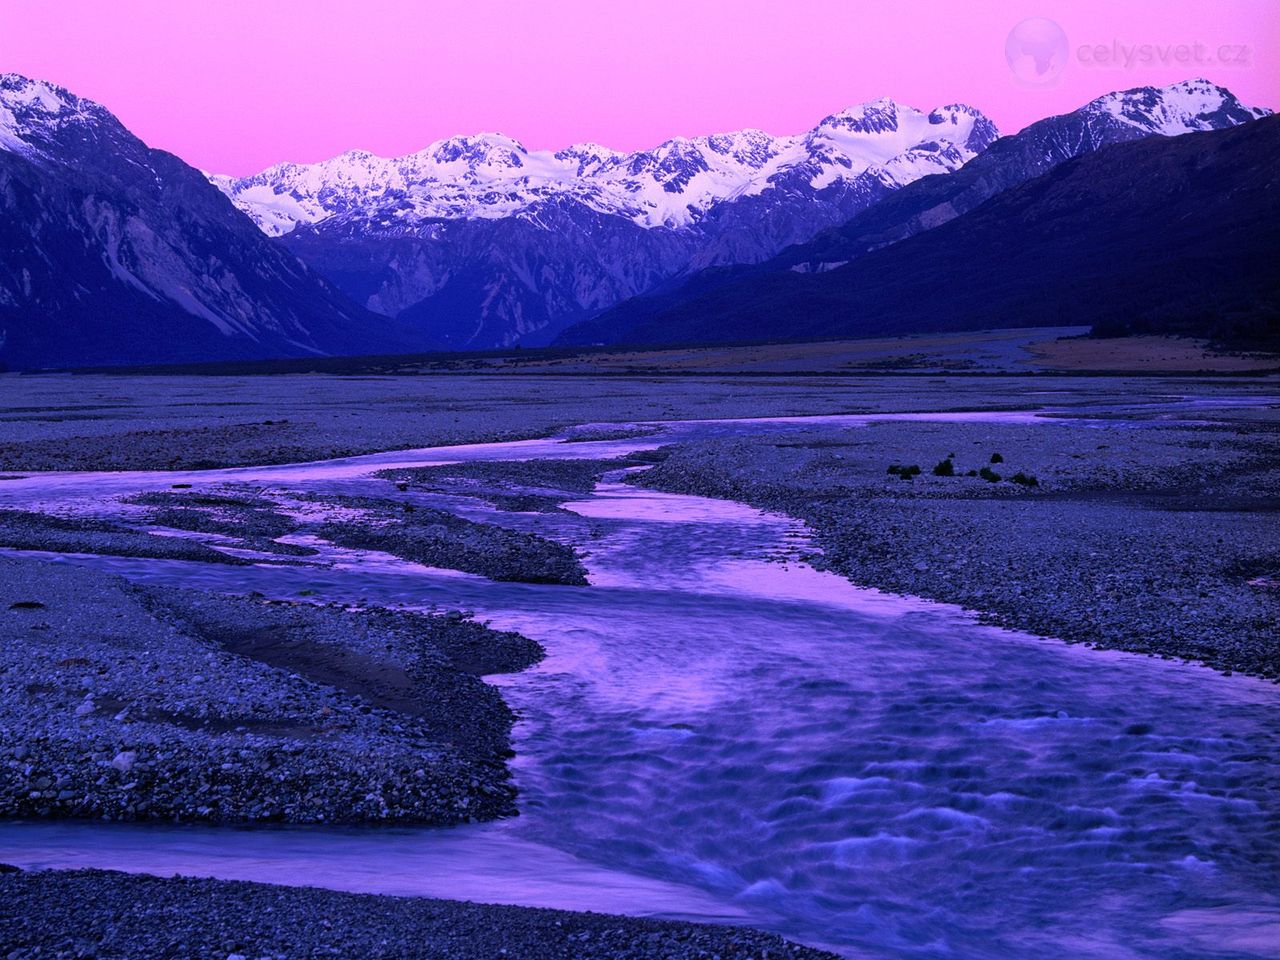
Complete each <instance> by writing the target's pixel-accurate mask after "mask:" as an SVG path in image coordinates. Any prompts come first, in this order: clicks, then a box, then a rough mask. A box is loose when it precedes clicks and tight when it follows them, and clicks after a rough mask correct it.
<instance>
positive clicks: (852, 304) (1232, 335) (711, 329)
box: [600, 117, 1280, 344]
mask: <svg viewBox="0 0 1280 960" xmlns="http://www.w3.org/2000/svg"><path fill="white" fill-rule="evenodd" d="M1278 155H1280V117H1267V118H1265V119H1260V120H1258V121H1256V122H1253V123H1248V124H1244V125H1241V126H1235V127H1228V128H1225V129H1222V130H1214V131H1209V132H1203V133H1193V134H1187V135H1185V136H1179V137H1174V138H1164V137H1149V138H1145V139H1141V140H1134V141H1129V142H1125V143H1119V144H1115V145H1112V146H1107V147H1104V148H1102V149H1100V150H1097V151H1094V152H1091V153H1088V154H1084V155H1082V156H1080V157H1078V158H1074V159H1072V160H1069V161H1066V162H1064V163H1062V164H1060V165H1058V166H1057V167H1055V168H1054V169H1053V170H1052V171H1051V172H1050V173H1047V174H1044V175H1042V176H1040V177H1036V178H1034V179H1032V180H1029V181H1027V182H1026V183H1023V184H1019V185H1017V186H1014V187H1010V188H1009V189H1007V190H1005V191H1003V192H1001V193H999V194H997V195H996V196H995V197H993V198H992V199H990V200H988V201H987V202H986V203H983V204H981V205H980V206H978V207H977V208H975V209H974V210H972V211H971V212H969V213H966V214H963V215H961V216H957V217H955V218H953V219H951V220H948V221H947V222H945V223H943V224H940V225H938V226H936V227H934V228H932V229H929V230H923V231H921V232H919V233H917V234H915V235H913V236H910V237H908V238H907V239H904V240H901V241H898V242H895V243H891V244H888V245H886V246H881V247H878V248H876V249H873V250H868V251H864V252H862V253H861V254H860V255H858V256H856V257H855V258H854V259H852V260H851V261H849V262H848V263H846V264H844V265H841V266H839V267H836V268H834V269H830V270H824V271H821V272H816V273H815V272H800V271H795V270H774V271H771V272H767V273H763V274H760V275H757V276H754V277H752V278H751V279H750V280H748V281H746V282H741V281H740V282H735V283H722V284H720V285H718V286H715V287H714V288H712V289H709V290H707V291H705V292H703V293H702V294H700V295H699V296H697V297H696V298H694V299H691V300H688V301H677V302H673V303H669V304H668V305H667V306H665V307H664V308H663V309H662V310H660V311H658V312H656V313H651V314H649V315H648V316H647V317H645V318H644V319H642V320H641V321H640V322H639V323H637V324H636V325H634V326H631V327H628V328H627V330H626V332H625V333H624V334H623V335H622V336H623V337H625V340H626V342H628V343H636V344H656V343H664V344H666V343H680V342H686V343H709V342H717V341H719V342H724V341H749V340H773V339H784V340H785V339H793V340H822V339H833V338H846V337H848V338H856V337H864V336H878V335H885V334H895V333H904V332H909V333H920V332H931V331H953V330H982V329H989V328H996V327H1034V326H1065V325H1070V324H1080V325H1089V326H1091V327H1093V329H1094V331H1095V333H1099V334H1123V333H1186V334H1194V335H1197V336H1208V337H1211V338H1214V339H1216V340H1220V341H1228V342H1241V343H1243V342H1253V343H1257V342H1262V341H1268V342H1272V343H1275V342H1280V270H1277V269H1276V264H1277V262H1278V261H1277V254H1278V253H1280V170H1278V169H1277V167H1276V164H1275V157H1276V156H1278ZM618 312H619V313H621V312H622V311H618ZM638 313H639V311H636V312H635V313H632V314H631V316H632V317H634V316H635V315H636V314H638ZM606 319H608V318H607V317H605V318H601V321H600V322H603V321H604V320H606Z"/></svg>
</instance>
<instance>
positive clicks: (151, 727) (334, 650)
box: [0, 560, 541, 824]
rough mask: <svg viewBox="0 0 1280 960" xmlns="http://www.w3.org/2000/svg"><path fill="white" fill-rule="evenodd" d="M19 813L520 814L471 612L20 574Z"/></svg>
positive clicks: (4, 609) (7, 760) (0, 654)
mask: <svg viewBox="0 0 1280 960" xmlns="http://www.w3.org/2000/svg"><path fill="white" fill-rule="evenodd" d="M0 631H2V633H3V638H4V642H3V644H0V689H2V693H3V695H2V696H0V749H2V750H3V757H2V758H0V816H6V817H92V818H100V819H107V820H143V819H165V820H172V819H180V820H197V821H214V822H264V821H284V822H354V821H379V822H416V823H439V824H448V823H462V822H468V821H472V820H477V819H491V818H493V817H498V816H504V815H508V814H511V813H513V812H515V803H514V800H515V790H514V788H513V787H512V786H511V783H510V779H509V776H508V773H507V770H506V766H505V758H506V757H507V756H508V754H509V745H508V734H509V732H510V727H511V724H512V721H513V718H512V716H511V713H510V711H509V710H508V709H507V707H506V706H505V704H504V703H503V702H502V700H501V698H500V696H499V695H498V693H497V691H496V690H494V689H493V688H492V687H489V686H487V685H486V684H484V683H483V682H482V681H481V680H480V679H478V677H477V676H476V674H477V673H490V672H497V671H500V670H512V669H520V668H522V667H525V666H527V665H529V664H530V663H533V662H535V661H536V660H537V659H538V658H539V657H540V655H541V652H540V650H539V649H538V647H537V645H536V644H533V643H532V642H530V641H528V640H525V639H524V638H522V637H518V636H516V635H513V634H503V633H499V632H496V631H491V630H487V629H486V628H484V627H482V626H480V625H479V624H475V623H471V622H469V621H467V620H465V619H464V618H462V617H461V616H459V615H457V614H454V615H453V616H444V617H428V616H423V615H416V614H409V613H402V612H392V611H379V610H361V611H351V610H344V609H339V608H334V607H317V606H311V605H307V604H296V605H294V604H273V603H270V602H267V601H264V600H259V599H253V598H229V597H216V596H212V595H209V594H203V593H200V592H198V591H184V590H172V589H158V588H154V587H148V588H142V587H135V586H132V585H130V584H128V583H126V582H124V581H122V580H120V579H118V578H115V577H112V576H108V575H105V574H101V573H98V572H95V571H91V570H87V569H81V568H75V567H70V566H64V565H55V564H48V563H39V562H34V561H24V560H0Z"/></svg>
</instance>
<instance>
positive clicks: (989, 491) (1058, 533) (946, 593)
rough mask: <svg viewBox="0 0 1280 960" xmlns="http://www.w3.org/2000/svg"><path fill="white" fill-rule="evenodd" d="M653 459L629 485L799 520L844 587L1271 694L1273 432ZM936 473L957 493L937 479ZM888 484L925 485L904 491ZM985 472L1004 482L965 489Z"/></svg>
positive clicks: (678, 452) (1128, 425) (961, 432)
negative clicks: (1191, 665)
mask: <svg viewBox="0 0 1280 960" xmlns="http://www.w3.org/2000/svg"><path fill="white" fill-rule="evenodd" d="M664 452H665V456H662V457H658V458H653V459H658V460H661V462H659V463H658V465H657V466H655V467H654V468H653V469H651V470H649V471H647V472H645V473H642V474H640V475H639V476H638V477H637V478H636V479H635V482H637V483H640V484H642V485H645V486H649V487H653V488H656V489H661V490H666V491H670V492H678V493H690V494H697V495H702V496H711V497H721V498H728V499H734V500H741V501H746V502H749V503H752V504H754V505H756V506H759V507H762V508H765V509H768V510H773V511H777V512H780V513H786V514H789V515H792V516H795V517H798V518H800V519H802V520H804V521H806V522H807V523H808V524H809V526H810V527H811V528H812V530H813V531H814V533H815V536H816V541H817V545H818V546H819V547H820V548H821V551H822V555H821V556H818V557H815V558H813V559H814V562H815V563H817V564H818V565H820V566H825V567H827V568H829V569H831V570H834V571H836V572H838V573H841V574H843V575H845V576H846V577H848V578H849V579H850V580H852V581H853V582H855V583H857V584H860V585H864V586H870V587H876V588H879V589H883V590H888V591H891V592H895V593H903V594H911V595H915V596H921V597H926V598H930V599H934V600H941V601H945V602H949V603H956V604H959V605H961V606H964V607H967V608H969V609H972V610H976V611H979V612H981V613H982V614H983V615H984V616H985V617H986V618H987V619H988V620H990V621H992V622H995V623H998V624H1001V625H1003V626H1007V627H1011V628H1015V629H1020V630H1025V631H1029V632H1031V633H1035V634H1040V635H1044V636H1052V637H1058V638H1061V639H1063V640H1067V641H1069V642H1074V643H1088V644H1093V645H1096V646H1100V647H1108V648H1116V649H1122V650H1131V651H1138V652H1143V653H1150V654H1156V655H1161V656H1172V657H1179V658H1186V659H1191V660H1198V661H1201V662H1203V663H1205V664H1208V665H1210V666H1212V667H1214V668H1216V669H1219V670H1222V671H1224V672H1228V673H1230V672H1236V671H1238V672H1244V673H1249V674H1254V675H1257V676H1261V677H1266V678H1270V679H1273V680H1274V679H1280V633H1277V630H1276V623H1277V622H1280V430H1277V429H1276V426H1275V424H1273V423H1267V422H1257V423H1249V422H1236V423H1232V424H1224V425H1222V426H1199V427H1175V426H1165V425H1156V424H1150V425H1146V426H1142V427H1140V428H1135V426H1134V424H1133V422H1132V421H1124V420H1117V421H1115V422H1112V423H1109V424H1105V425H1101V426H1098V425H1095V426H1092V427H1088V428H1086V427H1082V426H1080V425H1070V424H1066V423H1047V424H1035V425H1028V426H1011V425H998V424H958V423H957V424H930V423H912V422H897V423H888V422H886V423H881V424H878V425H874V426H871V427H867V428H863V429H855V430H841V429H834V428H831V429H821V430H812V431H807V432H805V433H803V434H798V435H789V436H787V437H785V438H780V437H777V436H770V437H763V436H762V437H756V438H741V439H732V440H722V441H714V442H707V443H690V444H686V445H683V446H680V447H678V448H666V450H665V451H664ZM952 454H954V458H953V459H952V460H951V462H952V464H953V466H954V469H955V472H956V473H957V474H958V475H957V476H934V475H933V472H932V470H933V467H934V466H935V465H936V464H938V463H941V462H942V461H944V460H946V459H948V457H949V455H952ZM994 454H999V455H1000V460H999V461H998V462H996V463H992V462H991V460H992V457H993V455H994ZM895 465H896V466H899V467H902V466H910V465H918V466H920V467H921V468H922V472H921V474H920V475H919V476H916V477H914V478H913V479H910V480H907V481H904V480H902V479H901V472H899V473H897V474H891V473H889V472H888V469H889V467H891V466H895ZM984 467H985V468H987V469H989V470H992V471H994V472H995V473H997V474H999V476H1000V477H1001V479H1000V480H999V481H996V482H988V481H987V480H984V479H983V478H981V477H976V476H975V477H971V476H968V475H967V474H968V472H969V471H970V470H974V471H977V470H980V469H982V468H984ZM1015 473H1021V474H1023V475H1024V477H1035V478H1036V484H1037V485H1036V486H1034V487H1032V486H1023V485H1019V484H1017V483H1014V482H1011V481H1010V479H1009V478H1011V477H1012V476H1013V475H1014V474H1015Z"/></svg>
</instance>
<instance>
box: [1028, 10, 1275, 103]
mask: <svg viewBox="0 0 1280 960" xmlns="http://www.w3.org/2000/svg"><path fill="white" fill-rule="evenodd" d="M1004 56H1005V60H1007V61H1008V63H1009V70H1010V72H1011V73H1012V74H1013V78H1014V80H1015V81H1017V82H1018V83H1020V84H1023V85H1025V86H1032V87H1043V86H1051V85H1052V84H1054V83H1056V82H1057V80H1058V79H1059V78H1060V77H1061V76H1062V74H1063V71H1065V70H1066V69H1067V67H1068V64H1071V63H1074V64H1075V65H1076V66H1077V67H1080V68H1082V69H1091V70H1136V69H1140V68H1143V67H1185V68H1188V69H1189V70H1193V71H1194V70H1195V68H1199V67H1213V68H1225V67H1230V68H1240V67H1250V66H1252V65H1253V48H1252V47H1251V46H1250V45H1249V44H1247V43H1205V42H1203V41H1200V40H1191V41H1188V42H1186V43H1140V42H1136V41H1129V40H1121V39H1118V38H1112V39H1111V40H1105V41H1093V42H1090V43H1080V44H1076V45H1074V46H1073V45H1072V44H1071V43H1069V42H1068V40H1067V34H1066V31H1064V30H1063V29H1062V27H1061V26H1060V25H1059V24H1058V23H1057V21H1054V20H1050V19H1049V18H1047V17H1031V18H1029V19H1027V20H1023V21H1022V22H1021V23H1018V24H1015V25H1014V27H1013V29H1012V30H1010V31H1009V36H1008V37H1006V38H1005V42H1004Z"/></svg>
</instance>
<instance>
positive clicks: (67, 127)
mask: <svg viewBox="0 0 1280 960" xmlns="http://www.w3.org/2000/svg"><path fill="white" fill-rule="evenodd" d="M417 342H418V341H417V340H416V338H415V337H414V335H412V334H410V333H408V332H407V331H405V330H404V329H403V328H402V327H401V326H400V325H399V324H397V323H395V322H393V321H390V320H389V319H388V318H386V317H382V316H379V315H376V314H372V313H370V312H368V311H366V310H365V309H363V308H361V307H359V306H357V305H356V304H354V303H352V302H351V301H350V300H349V299H348V298H347V297H346V296H344V295H343V294H342V293H340V292H339V291H338V290H337V289H336V288H334V287H333V286H332V285H331V284H329V283H328V282H327V281H325V280H323V279H322V278H320V277H319V276H318V275H317V274H315V273H313V272H312V271H311V270H310V269H308V268H307V267H305V266H304V265H303V264H302V263H301V262H300V261H299V260H298V259H297V257H296V256H294V255H293V254H291V253H290V252H289V251H288V250H287V249H285V248H283V247H281V246H280V245H279V244H276V243H273V242H271V241H270V240H269V239H268V238H267V237H265V236H264V235H263V234H262V233H261V231H259V230H258V229H257V228H256V227H255V225H254V224H253V222H252V221H251V220H249V219H248V218H247V217H246V216H244V215H243V214H242V213H241V212H240V211H238V210H237V209H236V208H235V207H234V206H233V205H232V204H231V203H229V202H228V201H227V199H226V197H224V196H223V195H222V194H221V193H220V192H219V191H218V190H217V189H215V188H214V187H213V186H212V185H210V184H209V182H208V181H207V179H206V178H205V177H204V175H203V174H201V173H200V172H199V171H197V170H195V169H193V168H191V167H189V166H187V165H186V164H185V163H183V162H182V161H181V160H179V159H178V158H176V157H174V156H172V155H171V154H168V153H164V152H163V151H159V150H152V149H149V148H148V147H147V146H146V145H145V144H144V143H142V141H140V140H139V139H138V138H137V137H135V136H133V135H132V134H131V133H129V131H128V130H126V129H125V128H124V127H123V126H122V125H121V124H120V122H119V121H118V120H117V119H116V118H115V117H114V116H113V115H112V114H111V113H110V112H109V111H107V110H106V109H105V108H103V107H101V106H99V105H98V104H96V103H93V102H91V101H89V100H85V99H82V98H80V97H77V96H75V95H73V94H71V93H69V92H68V91H66V90H64V89H62V88H60V87H56V86H53V85H51V84H48V83H43V82H40V81H34V80H29V79H27V78H25V77H21V76H18V75H16V74H3V75H0V363H3V364H5V365H7V366H10V367H32V366H52V365H72V366H74V365H85V364H116V363H138V362H168V361H182V360H213V359H223V358H259V357H282V356H302V355H306V354H315V353H369V352H378V351H382V350H386V351H390V350H403V349H408V348H410V347H411V346H412V345H414V344H415V343H417Z"/></svg>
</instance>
